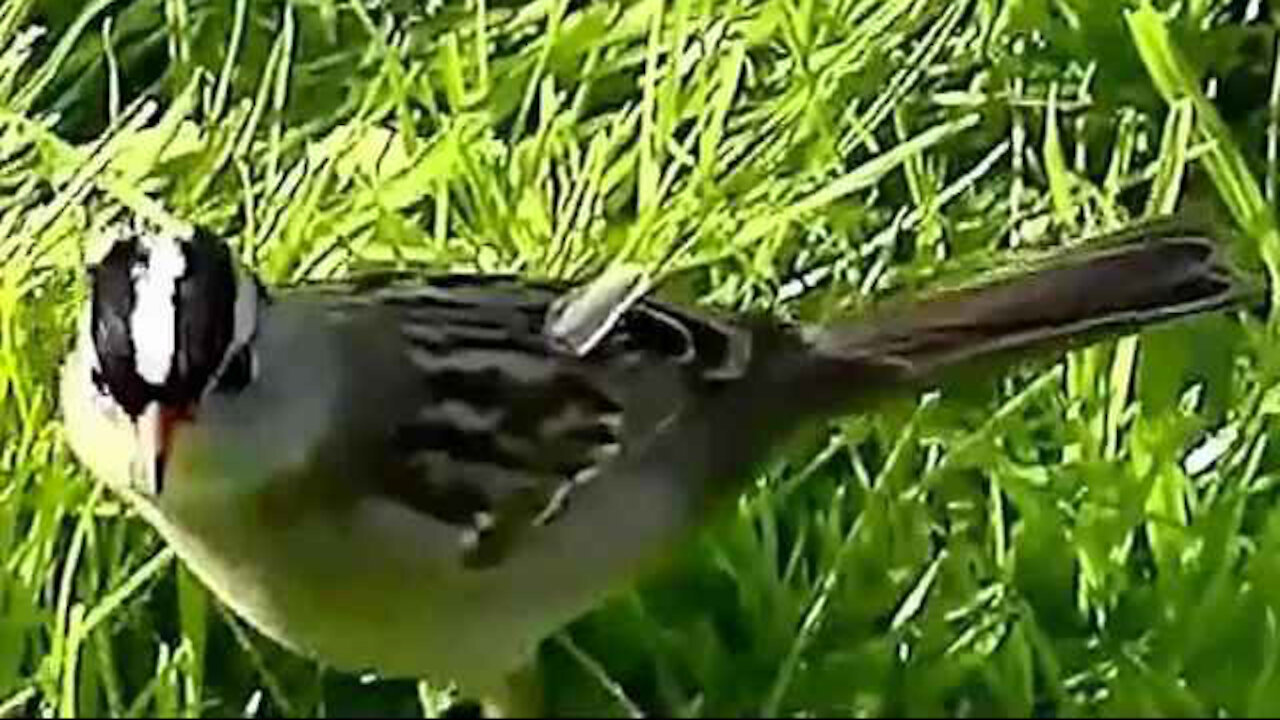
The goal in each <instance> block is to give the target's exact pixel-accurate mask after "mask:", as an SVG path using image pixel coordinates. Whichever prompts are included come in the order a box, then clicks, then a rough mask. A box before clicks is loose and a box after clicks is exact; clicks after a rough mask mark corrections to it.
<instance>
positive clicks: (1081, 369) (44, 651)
mask: <svg viewBox="0 0 1280 720" xmlns="http://www.w3.org/2000/svg"><path fill="white" fill-rule="evenodd" d="M1258 5H1262V6H1264V7H1263V9H1262V12H1263V13H1266V12H1267V10H1266V9H1265V3H1263V4H1259V3H1252V2H1247V1H1245V0H1241V1H1238V2H1228V1H1227V0H1189V1H1184V2H1177V3H1174V2H1154V3H1148V2H1137V1H1121V0H1006V1H1004V2H1001V1H1000V0H962V1H952V0H827V1H826V2H815V1H814V0H717V1H715V2H712V1H711V0H671V1H668V2H661V1H658V0H642V1H639V2H617V1H615V2H569V1H568V0H544V1H542V2H529V3H524V2H513V1H512V0H469V1H468V2H465V3H463V2H409V1H407V0H382V1H381V2H372V1H370V0H351V1H350V2H345V1H344V2H340V1H339V0H296V2H293V3H283V2H248V0H227V1H226V2H223V1H217V2H215V1H213V0H116V1H114V2H110V1H107V0H93V1H92V2H88V3H84V4H83V5H82V6H81V7H74V3H67V2H61V1H60V0H3V2H2V3H0V472H2V473H3V475H2V476H0V568H2V570H0V717H3V716H10V715H28V714H39V715H66V716H73V715H79V716H93V715H98V714H104V713H105V714H109V715H129V716H173V715H182V716H198V715H225V714H255V715H275V716H278V715H306V716H311V715H321V714H324V715H343V714H346V713H359V714H379V715H414V714H421V713H422V712H423V711H424V710H430V709H431V708H434V707H437V706H438V705H439V704H440V702H441V697H442V696H441V694H440V693H441V691H442V690H443V689H432V688H426V687H423V688H418V687H416V686H415V685H414V684H413V683H406V682H399V683H391V682H381V681H376V680H374V679H371V678H353V677H346V676H342V675H339V674H336V673H333V672H325V671H324V670H322V669H320V668H318V667H316V666H315V665H313V664H311V663H309V662H307V661H305V660H302V659H300V658H296V657H293V656H291V655H290V654H288V653H287V652H285V651H283V650H281V649H279V648H277V647H275V646H274V645H272V644H271V643H270V642H269V641H266V640H264V639H262V638H260V637H258V636H256V635H255V634H254V633H253V632H252V631H251V630H250V629H248V628H247V627H244V626H243V625H241V624H240V623H238V622H237V621H235V620H234V619H233V618H231V617H230V616H228V615H227V614H226V613H225V612H224V611H222V610H221V609H220V608H219V607H218V605H217V604H216V603H214V602H212V601H211V600H210V599H209V598H208V597H207V596H206V594H205V592H204V590H203V589H202V588H201V587H200V586H199V584H198V583H197V582H196V581H194V580H193V579H192V578H191V577H190V576H189V575H187V574H186V573H185V572H184V571H182V570H181V568H180V567H179V566H178V564H177V563H175V562H174V560H173V559H172V556H171V554H170V553H169V552H168V551H167V550H165V549H164V547H163V546H162V544H161V543H160V542H159V541H158V540H157V538H156V537H155V536H154V535H153V534H152V533H151V532H150V531H149V530H148V529H147V528H146V527H145V526H144V525H143V524H142V523H141V522H140V521H138V520H136V519H131V518H130V517H128V515H127V513H126V512H125V511H124V509H123V507H122V506H121V504H120V503H119V502H118V501H117V500H116V499H115V498H113V497H112V496H111V495H110V494H108V493H104V492H102V491H100V490H98V489H95V487H94V485H93V484H92V483H91V482H90V481H89V479H88V477H87V476H86V474H85V473H84V471H83V469H82V468H80V467H79V466H78V465H77V464H76V463H74V462H73V460H72V458H71V457H70V455H69V452H68V450H67V449H66V447H65V445H64V444H63V440H62V430H61V427H60V424H59V421H58V411H57V398H56V394H55V378H56V372H57V367H58V361H59V358H60V356H61V354H62V353H63V352H64V351H65V349H66V348H67V346H68V342H69V338H70V330H71V328H72V325H73V323H74V313H75V311H76V309H77V304H78V303H79V301H80V299H81V298H82V297H83V287H82V285H81V283H80V268H81V267H82V255H83V247H84V243H85V241H86V238H87V237H89V236H90V235H91V234H92V233H93V232H94V231H95V230H97V229H100V228H102V227H103V226H104V225H105V224H107V223H109V222H111V221H112V220H114V219H117V218H119V217H120V216H121V215H123V214H124V213H135V214H140V215H143V216H145V217H148V218H150V219H152V220H153V221H156V222H160V223H183V222H194V223H202V224H206V225H208V226H210V227H212V228H214V229H216V230H218V231H219V232H223V233H226V234H227V235H229V236H232V237H234V238H235V240H236V246H237V248H239V250H240V251H241V252H242V254H243V255H244V257H245V258H246V259H248V260H249V261H250V262H251V264H252V265H253V266H254V267H256V268H259V269H260V270H261V272H262V273H263V274H264V275H265V276H266V277H267V278H268V279H269V280H271V281H277V282H279V281H289V280H295V279H298V278H301V277H307V276H327V275H333V274H340V273H343V272H346V271H349V270H351V269H354V268H359V267H362V266H366V265H370V264H398V265H408V264H427V265H430V266H431V267H433V268H449V269H482V270H511V271H517V272H520V273H523V274H526V275H530V276H543V277H546V276H555V277H575V278H585V277H590V276H591V275H593V274H594V273H597V272H599V271H600V270H601V269H602V268H603V267H604V266H605V264H606V263H607V262H609V261H611V260H613V259H624V260H629V261H633V262H637V263H640V264H642V265H644V266H645V267H648V268H650V269H651V270H652V271H653V272H654V273H655V275H656V276H657V277H658V278H659V279H660V280H661V281H662V284H663V287H664V290H665V292H667V293H668V294H669V295H670V296H672V297H675V298H678V299H683V300H685V301H687V302H690V303H701V304H704V305H707V306H714V307H719V308H724V309H737V310H753V311H759V310H765V311H768V312H771V313H774V314H776V315H778V316H781V317H788V318H792V319H800V320H804V319H819V318H822V317H829V316H830V315H831V314H832V313H836V312H856V311H857V310H858V309H859V308H861V307H863V306H865V305H866V304H867V303H869V302H872V301H874V300H876V299H877V298H880V297H884V296H888V295H892V294H896V293H899V292H903V291H914V290H919V289H927V288H928V287H931V286H933V285H934V284H936V283H938V282H941V281H945V280H948V279H955V278H960V279H971V278H972V277H974V275H975V274H976V273H979V272H982V271H983V270H984V269H990V268H993V267H995V266H998V265H999V264H1000V263H1001V262H1004V261H1007V260H1010V259H1012V258H1016V257H1017V256H1018V255H1019V254H1020V253H1023V252H1031V251H1039V250H1043V249H1045V248H1049V247H1055V246H1058V245H1062V244H1072V243H1074V242H1076V241H1077V240H1076V239H1077V238H1079V237H1081V236H1083V235H1089V234H1095V233H1098V232H1102V231H1106V230H1110V229H1115V228H1119V227H1122V226H1125V225H1127V224H1129V223H1132V222H1134V221H1137V220H1139V219H1141V218H1143V217H1146V216H1149V215H1153V214H1159V213H1166V212H1169V211H1171V210H1173V209H1175V208H1178V207H1186V206H1188V205H1192V206H1194V205H1200V206H1203V207H1211V206H1215V205H1216V206H1220V208H1221V210H1220V212H1221V214H1222V216H1223V217H1224V218H1227V219H1228V220H1230V222H1231V224H1232V225H1233V226H1234V227H1236V228H1237V229H1238V232H1236V233H1235V235H1236V236H1237V237H1236V239H1237V240H1239V245H1240V247H1241V248H1242V249H1243V253H1242V254H1243V255H1244V256H1245V257H1248V258H1254V259H1257V260H1258V261H1259V262H1258V263H1257V264H1258V266H1259V267H1262V266H1263V264H1265V266H1266V267H1274V266H1276V263H1277V262H1280V233H1278V231H1277V226H1276V220H1275V217H1274V214H1273V208H1274V207H1275V200H1276V193H1277V191H1278V188H1277V182H1278V180H1277V178H1278V170H1277V165H1278V159H1277V158H1278V157H1280V127H1277V122H1280V121H1278V120H1277V118H1280V74H1278V73H1277V68H1276V66H1275V62H1276V60H1277V53H1276V43H1277V38H1276V33H1275V31H1274V28H1273V26H1272V24H1271V23H1272V22H1273V18H1269V17H1265V16H1264V17H1262V18H1260V19H1258V18H1254V17H1253V14H1254V11H1255V9H1256V8H1255V6H1258ZM1206 212H1207V211H1206ZM1259 272H1262V270H1259ZM1277 357H1280V342H1278V341H1277V339H1276V335H1275V331H1274V327H1273V324H1272V323H1269V322H1266V321H1265V320H1257V319H1249V318H1245V317H1237V316H1220V317H1214V318H1206V319H1204V320H1201V321H1197V322H1194V323H1190V324H1183V325H1179V326H1177V327H1173V328H1167V329H1161V330H1157V331H1152V332H1148V333H1145V334H1144V335H1143V336H1141V338H1140V339H1139V338H1126V339H1123V340H1120V341H1117V342H1112V343H1108V344H1105V345H1099V346H1097V347H1094V348H1090V349H1087V350H1083V351H1076V352H1073V353H1071V354H1070V355H1068V356H1064V357H1058V358H1049V359H1047V360H1046V361H1045V362H1042V363H1038V364H1036V365H1034V366H1029V367H1025V368H1021V369H1019V370H1017V371H1014V372H1010V373H1007V374H1006V375H1004V376H1001V377H998V378H993V379H992V381H991V382H990V383H989V384H987V385H984V386H981V387H971V388H965V389H963V390H961V391H950V390H949V391H948V392H946V393H944V394H942V395H941V396H939V395H937V394H931V395H928V396H925V397H923V398H906V399H903V400H902V401H900V402H896V403H894V404H891V405H889V406H887V407H885V408H884V410H883V411H882V412H879V413H877V414H875V415H865V416H859V417H850V418H847V419H845V420H843V421H842V422H839V423H832V424H831V425H830V426H829V427H827V428H824V429H823V430H822V432H820V433H817V434H815V435H813V436H812V437H809V438H806V439H805V440H804V441H802V442H798V443H797V444H796V445H795V446H793V447H791V448H789V449H788V451H787V452H786V453H784V454H782V455H780V456H779V458H778V461H777V462H776V463H773V464H771V465H770V466H769V468H768V469H767V471H766V472H764V473H763V474H762V475H761V477H760V478H759V480H758V482H757V483H756V484H755V485H754V486H753V490H752V491H751V492H750V493H749V494H748V495H747V496H745V497H744V498H743V500H742V502H741V503H740V504H739V505H738V506H737V508H736V511H735V512H734V513H733V514H732V515H731V516H730V517H727V518H724V520H723V521H722V522H720V523H718V524H717V525H716V526H715V527H713V528H711V529H709V531H708V532H707V533H705V534H704V535H703V536H702V537H701V538H700V539H699V541H698V542H697V543H695V544H694V545H693V546H691V547H690V549H689V551H688V552H687V553H685V554H683V555H682V556H681V557H680V558H679V559H678V560H677V562H676V563H675V564H674V565H673V567H671V568H669V569H668V570H666V571H665V572H663V573H661V574H659V575H657V576H655V577H652V578H649V579H647V580H646V581H645V582H644V583H643V584H642V585H641V586H640V587H638V588H637V589H636V591H635V592H632V593H628V594H626V595H624V596H621V597H618V598H616V599H615V600H614V601H612V602H611V603H609V604H608V605H607V606H606V607H603V608H601V609H600V610H599V611H598V612H596V613H593V614H592V615H590V616H588V617H586V618H584V619H583V620H582V621H580V622H579V623H577V624H575V625H574V626H573V627H572V628H570V630H569V632H568V633H566V635H565V636H563V637H562V638H560V639H559V640H558V641H557V642H552V643H548V644H547V646H546V647H545V648H544V651H543V657H544V660H545V664H546V667H547V686H548V693H549V698H550V702H551V703H552V706H553V708H555V709H556V710H557V711H559V712H565V713H584V712H587V711H596V712H604V713H607V714H611V715H622V714H625V713H627V712H628V708H631V709H636V708H638V709H640V710H642V711H645V712H650V713H653V712H662V713H671V714H679V715H719V714H724V713H729V714H754V713H768V714H786V715H804V714H819V715H825V714H829V713H830V714H839V715H850V714H853V715H877V716H879V715H898V714H912V715H984V714H988V713H993V714H996V715H1028V714H1033V713H1034V714H1038V715H1103V716H1112V715H1127V714H1130V713H1133V714H1138V715H1170V714H1179V715H1183V714H1197V715H1205V714H1229V715H1240V716H1245V715H1263V716H1265V715H1274V714H1276V713H1280V513H1278V510H1280V507H1278V500H1280V485H1278V480H1280V475H1278V474H1277V471H1278V470H1280V454H1278V451H1277V449H1276V448H1275V447H1274V446H1273V444H1272V438H1273V433H1272V430H1273V428H1274V427H1275V426H1274V425H1273V422H1274V418H1275V416H1276V415H1277V414H1278V413H1280V384H1278V383H1280V366H1278V363H1277V362H1276V361H1275V360H1274V358H1277Z"/></svg>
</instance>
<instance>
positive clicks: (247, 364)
mask: <svg viewBox="0 0 1280 720" xmlns="http://www.w3.org/2000/svg"><path fill="white" fill-rule="evenodd" d="M253 363H254V361H253V353H252V352H251V351H250V350H249V348H248V347H244V348H241V349H240V350H239V351H238V352H236V354H235V355H234V356H232V358H231V362H229V363H227V367H226V369H225V370H223V371H222V375H221V376H219V377H218V384H217V385H215V386H214V388H213V389H214V392H219V393H228V394H230V393H238V392H240V391H241V390H244V389H245V388H246V387H248V386H249V383H251V382H253V371H254V367H253Z"/></svg>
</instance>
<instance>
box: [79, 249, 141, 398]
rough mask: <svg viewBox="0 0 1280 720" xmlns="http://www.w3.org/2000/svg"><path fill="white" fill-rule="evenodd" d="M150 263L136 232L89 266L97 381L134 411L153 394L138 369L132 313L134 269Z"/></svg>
mask: <svg viewBox="0 0 1280 720" xmlns="http://www.w3.org/2000/svg"><path fill="white" fill-rule="evenodd" d="M146 263H147V251H146V249H145V248H143V247H142V244H141V243H139V242H138V240H137V238H126V239H123V240H119V241H117V242H116V243H115V245H113V246H112V247H111V251H110V252H108V253H107V255H106V257H104V258H103V260H102V262H101V263H99V264H98V265H97V266H95V267H92V268H90V269H89V274H90V282H91V287H92V293H93V295H92V299H91V303H92V309H91V311H90V312H91V314H92V316H91V319H90V322H91V323H92V325H91V331H92V334H93V345H94V348H95V349H96V351H97V355H98V367H97V370H96V371H95V372H96V376H95V377H94V382H96V383H100V384H102V385H105V386H106V387H107V388H108V389H109V390H110V391H111V394H112V395H114V396H115V398H116V402H118V403H119V404H120V406H121V407H122V408H123V409H124V411H125V412H127V413H128V414H129V415H132V416H134V417H136V416H137V415H138V414H140V413H141V412H142V410H143V408H144V407H146V404H147V402H148V401H149V400H150V399H151V398H152V396H153V395H154V388H153V387H152V386H151V385H150V384H149V383H148V382H147V381H145V380H143V379H142V376H140V375H138V368H137V361H136V357H135V354H134V346H133V331H132V328H131V326H130V318H131V317H132V315H133V310H134V305H135V302H136V300H137V297H136V295H135V290H134V275H135V273H136V272H137V271H138V269H139V268H141V267H145V266H146Z"/></svg>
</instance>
